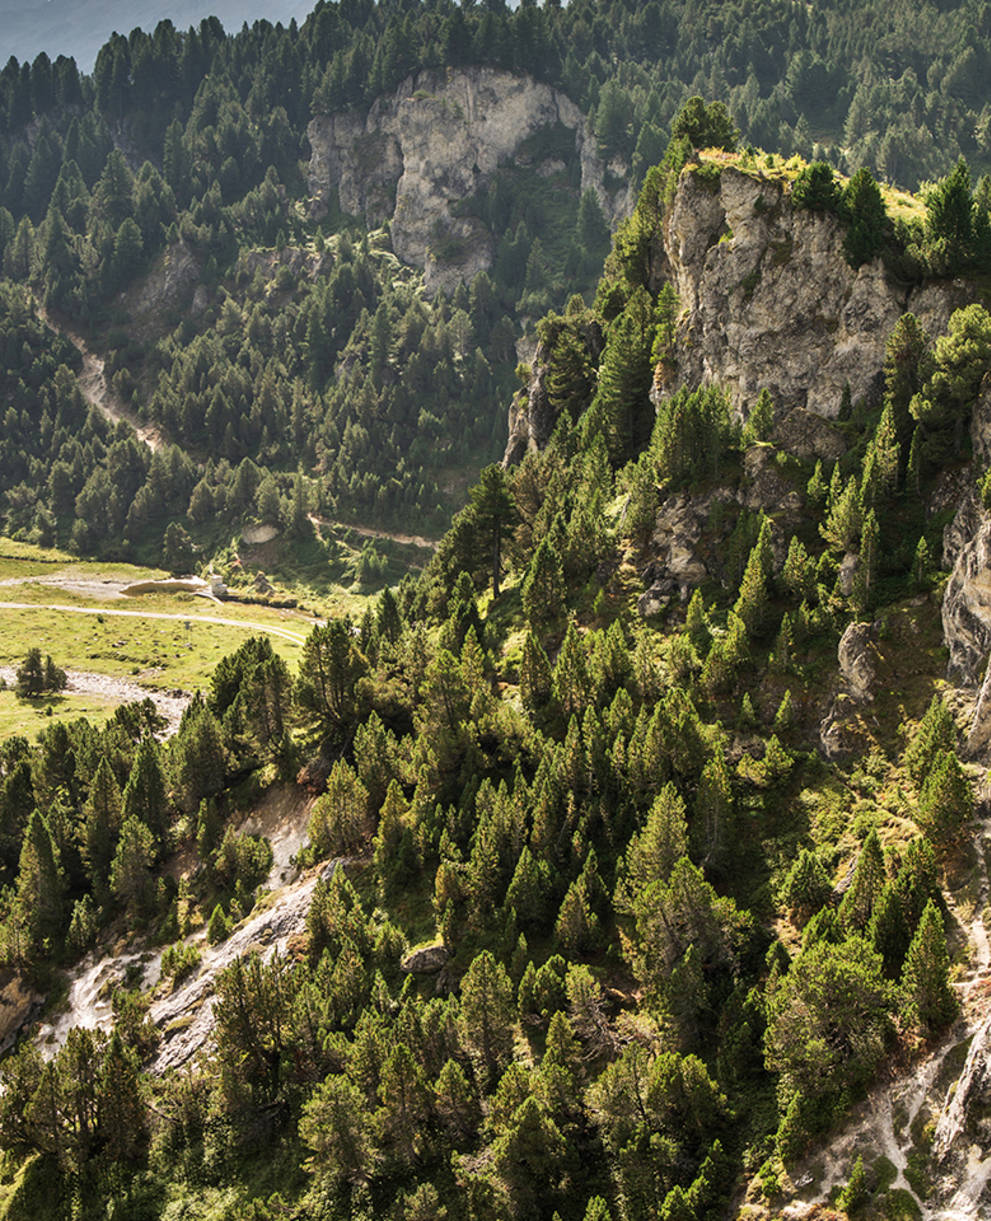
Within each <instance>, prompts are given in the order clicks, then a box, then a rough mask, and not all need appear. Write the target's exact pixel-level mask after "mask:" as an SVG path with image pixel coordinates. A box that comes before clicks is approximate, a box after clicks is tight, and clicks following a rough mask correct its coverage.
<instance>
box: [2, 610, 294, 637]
mask: <svg viewBox="0 0 991 1221" xmlns="http://www.w3.org/2000/svg"><path fill="white" fill-rule="evenodd" d="M4 610H34V611H38V610H47V611H64V612H65V613H66V614H69V615H118V616H120V617H121V618H122V619H169V620H173V621H178V622H180V623H185V622H189V623H217V624H220V626H221V627H241V628H244V630H245V631H248V632H266V633H268V634H269V635H270V636H281V637H283V639H285V640H291V641H292V642H293V644H303V643H304V642H305V640H306V636H305V635H304V634H303V633H302V632H293V631H290V630H289V628H286V627H276V625H275V624H274V623H257V622H255V621H253V620H250V619H224V618H221V617H220V616H219V615H183V614H177V613H174V612H171V611H139V610H117V609H116V608H112V607H109V606H66V605H64V604H62V603H58V602H0V611H4ZM314 625H315V623H314Z"/></svg>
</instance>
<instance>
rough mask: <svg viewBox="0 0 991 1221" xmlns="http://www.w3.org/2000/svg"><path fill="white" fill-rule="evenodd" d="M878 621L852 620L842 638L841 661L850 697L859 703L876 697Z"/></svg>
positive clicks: (839, 649) (838, 651) (839, 655)
mask: <svg viewBox="0 0 991 1221" xmlns="http://www.w3.org/2000/svg"><path fill="white" fill-rule="evenodd" d="M875 637H876V633H875V629H874V624H871V623H851V624H850V625H849V627H847V629H846V631H845V632H844V633H843V635H842V636H841V637H840V644H839V648H838V649H837V660H838V662H839V666H840V674H841V675H842V676H843V681H844V682H845V683H846V686H847V691H848V692H849V695H850V698H851V699H852V700H853V701H854V702H855V703H858V704H864V703H867V702H868V701H869V700H872V699H873V698H874V692H873V686H874V679H875V677H876V674H877V663H878V661H879V660H880V657H879V654H878V650H877V645H876V644H875V643H874V641H875Z"/></svg>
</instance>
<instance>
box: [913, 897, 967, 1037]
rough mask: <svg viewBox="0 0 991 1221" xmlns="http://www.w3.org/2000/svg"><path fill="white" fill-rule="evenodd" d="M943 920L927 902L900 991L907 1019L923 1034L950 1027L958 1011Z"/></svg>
mask: <svg viewBox="0 0 991 1221" xmlns="http://www.w3.org/2000/svg"><path fill="white" fill-rule="evenodd" d="M949 972H950V959H949V955H948V954H947V951H946V934H945V932H944V929H943V918H942V916H941V915H940V913H939V908H938V907H937V906H936V904H935V903H934V902H933V901H932V899H930V900H929V902H928V903H927V904H926V909H925V911H924V912H923V913H922V919H921V920H920V921H919V927H918V928H917V929H916V930H915V936H914V937H913V938H912V944H911V945H910V946H909V948H908V953H907V954H906V955H905V965H904V967H903V969H902V978H901V988H902V995H903V996H904V998H905V1007H906V1013H907V1015H908V1017H909V1020H910V1021H911V1022H912V1023H913V1024H915V1025H917V1026H919V1027H920V1028H921V1029H922V1030H923V1031H924V1032H925V1033H926V1034H932V1033H934V1032H935V1031H937V1030H941V1029H942V1028H943V1027H944V1026H947V1025H949V1023H950V1022H952V1021H953V1019H954V1017H956V1014H957V1010H958V1008H959V1006H958V1004H957V998H956V996H955V995H954V993H953V990H952V988H951V987H950V983H949Z"/></svg>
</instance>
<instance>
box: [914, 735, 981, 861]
mask: <svg viewBox="0 0 991 1221" xmlns="http://www.w3.org/2000/svg"><path fill="white" fill-rule="evenodd" d="M973 810H974V794H973V791H972V789H971V785H970V781H969V780H968V779H967V777H966V776H965V775H964V771H963V768H962V767H961V766H960V761H959V760H958V759H957V755H956V751H954V750H940V751H939V752H938V753H937V754H936V756H935V758H934V759H933V761H932V766H931V768H930V770H929V772H928V774H927V775H926V778H925V781H924V783H923V785H922V793H921V795H920V797H919V812H918V815H917V820H918V823H919V826H920V827H921V828H922V829H923V831H925V833H926V834H927V835H928V836H929V838H930V839H934V840H936V841H937V842H939V841H947V840H950V839H953V838H954V836H956V835H957V834H958V833H959V831H960V830H961V828H962V827H963V825H964V824H965V823H966V822H967V821H968V820H969V819H970V817H971V814H972V813H973Z"/></svg>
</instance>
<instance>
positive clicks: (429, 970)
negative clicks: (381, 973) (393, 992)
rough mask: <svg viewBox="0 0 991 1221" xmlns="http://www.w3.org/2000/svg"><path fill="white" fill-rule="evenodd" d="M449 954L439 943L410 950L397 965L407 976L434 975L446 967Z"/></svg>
mask: <svg viewBox="0 0 991 1221" xmlns="http://www.w3.org/2000/svg"><path fill="white" fill-rule="evenodd" d="M448 958H450V954H449V953H448V952H447V949H446V947H445V946H444V944H443V943H442V942H440V941H438V942H436V943H435V944H434V945H422V946H420V948H419V949H416V950H410V952H409V953H408V954H407V955H406V956H405V957H404V958H403V960H402V962H401V963H400V964H399V965H400V968H401V969H402V970H403V971H405V973H406V974H407V975H434V974H436V973H437V972H438V971H440V970H441V968H442V967H445V966H446V965H447V960H448Z"/></svg>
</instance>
